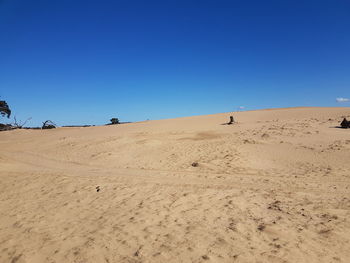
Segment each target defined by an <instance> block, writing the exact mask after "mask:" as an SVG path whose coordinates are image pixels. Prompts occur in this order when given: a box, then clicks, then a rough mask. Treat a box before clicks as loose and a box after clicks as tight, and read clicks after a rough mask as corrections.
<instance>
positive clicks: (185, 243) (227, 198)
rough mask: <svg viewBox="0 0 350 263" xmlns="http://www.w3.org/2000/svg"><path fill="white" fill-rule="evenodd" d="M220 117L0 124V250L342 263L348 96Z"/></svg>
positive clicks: (11, 255)
mask: <svg viewBox="0 0 350 263" xmlns="http://www.w3.org/2000/svg"><path fill="white" fill-rule="evenodd" d="M230 115H231V113H225V114H216V115H208V116H196V117H189V118H179V119H173V120H159V121H147V122H139V123H131V124H123V125H118V126H105V127H90V128H58V129H55V130H43V131H41V130H15V131H10V132H1V133H0V149H1V150H0V189H1V191H0V262H1V263H7V262H9V263H10V262H11V263H15V262H16V263H21V262H34V263H36V262H57V263H61V262H81V263H83V262H94V263H95V262H96V263H98V262H110V263H112V262H308V263H312V262H349V260H350V221H349V220H350V219H349V217H350V130H344V129H338V128H335V126H337V125H338V124H339V122H340V121H341V120H342V117H343V116H347V117H350V108H290V109H275V110H261V111H250V112H240V113H232V115H234V117H235V119H236V120H237V121H238V123H236V124H235V125H222V124H223V123H225V122H227V121H228V117H229V116H230ZM194 162H196V163H198V166H196V167H194V166H192V164H193V163H194ZM97 186H99V187H100V191H99V192H97V191H96V187H97Z"/></svg>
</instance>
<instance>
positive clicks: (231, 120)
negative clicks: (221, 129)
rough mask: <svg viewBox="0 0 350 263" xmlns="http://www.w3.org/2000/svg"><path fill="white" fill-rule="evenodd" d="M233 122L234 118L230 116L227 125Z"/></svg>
mask: <svg viewBox="0 0 350 263" xmlns="http://www.w3.org/2000/svg"><path fill="white" fill-rule="evenodd" d="M234 122H235V120H234V119H233V116H230V121H229V122H228V123H227V125H231V124H233V123H234Z"/></svg>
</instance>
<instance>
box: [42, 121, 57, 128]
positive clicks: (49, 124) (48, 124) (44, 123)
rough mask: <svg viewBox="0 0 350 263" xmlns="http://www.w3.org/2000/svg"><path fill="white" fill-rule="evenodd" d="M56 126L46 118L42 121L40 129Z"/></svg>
mask: <svg viewBox="0 0 350 263" xmlns="http://www.w3.org/2000/svg"><path fill="white" fill-rule="evenodd" d="M55 128H56V124H54V123H53V122H52V121H50V120H47V121H44V122H43V126H42V127H41V129H43V130H45V129H55Z"/></svg>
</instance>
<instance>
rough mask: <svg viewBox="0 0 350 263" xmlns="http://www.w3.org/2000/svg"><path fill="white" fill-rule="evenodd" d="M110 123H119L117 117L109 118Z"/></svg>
mask: <svg viewBox="0 0 350 263" xmlns="http://www.w3.org/2000/svg"><path fill="white" fill-rule="evenodd" d="M110 122H111V123H110V124H119V119H118V118H112V119H110Z"/></svg>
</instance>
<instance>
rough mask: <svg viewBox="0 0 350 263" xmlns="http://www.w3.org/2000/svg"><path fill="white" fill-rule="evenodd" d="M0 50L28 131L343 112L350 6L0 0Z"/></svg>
mask: <svg viewBox="0 0 350 263" xmlns="http://www.w3.org/2000/svg"><path fill="white" fill-rule="evenodd" d="M0 38H1V41H0V96H1V99H5V100H7V101H8V103H9V105H10V106H11V107H12V110H13V113H14V114H15V115H16V116H17V118H19V119H25V118H27V117H33V120H32V121H31V123H30V125H38V124H40V123H41V122H42V121H44V120H46V119H51V120H53V121H54V122H56V123H57V124H59V125H65V124H102V123H106V122H108V120H109V119H110V118H111V117H119V119H120V120H121V121H139V120H145V119H161V118H172V117H180V116H189V115H199V114H211V113H218V112H227V111H232V110H235V109H236V108H237V107H238V106H245V108H246V109H247V110H250V109H259V108H270V107H289V106H349V103H337V102H336V101H335V99H336V98H337V97H345V98H348V97H350V1H349V0H329V1H322V0H317V1H316V0H315V1H311V0H310V1H308V0H303V1H298V0H290V1H289V0H283V1H282V0H276V1H269V0H266V1H262V0H257V1H249V0H245V1H244V0H241V1H238V0H237V1H235V0H230V1H220V0H212V1H205V0H197V1H190V0H186V1H179V0H177V1H175V0H174V1H167V0H162V1H152V0H147V1H146V0H144V1H133V0H125V1H118V0H114V1H104V0H99V1H97V0H96V1H89V0H84V1H77V0H75V1H74V0H60V1H51V0H50V1H48V0H42V1H36V0H30V1H28V0H0Z"/></svg>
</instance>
